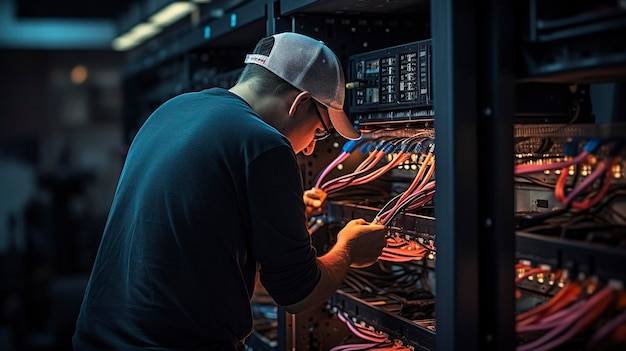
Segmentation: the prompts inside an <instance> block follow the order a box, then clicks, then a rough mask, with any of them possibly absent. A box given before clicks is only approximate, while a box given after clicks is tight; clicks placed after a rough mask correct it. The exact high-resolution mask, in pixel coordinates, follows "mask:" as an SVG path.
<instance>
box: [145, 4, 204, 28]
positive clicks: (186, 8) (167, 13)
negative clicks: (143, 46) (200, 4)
mask: <svg viewBox="0 0 626 351" xmlns="http://www.w3.org/2000/svg"><path fill="white" fill-rule="evenodd" d="M196 8H197V5H196V4H194V3H191V2H186V1H177V2H173V3H171V4H169V5H167V6H166V7H164V8H163V9H161V10H160V11H159V12H157V13H156V14H154V15H153V16H152V17H150V22H152V23H154V24H158V25H160V26H169V25H170V24H172V23H174V22H176V21H178V20H179V19H181V18H183V17H185V16H186V15H188V14H190V13H191V12H193V11H194V10H195V9H196Z"/></svg>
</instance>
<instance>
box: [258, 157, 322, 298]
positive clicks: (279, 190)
mask: <svg viewBox="0 0 626 351" xmlns="http://www.w3.org/2000/svg"><path fill="white" fill-rule="evenodd" d="M247 184H248V191H249V193H248V195H249V206H250V207H249V210H250V213H251V219H252V238H251V239H252V240H251V242H252V251H253V254H254V255H255V258H256V259H257V261H258V262H259V263H260V278H261V282H262V283H263V286H264V287H265V288H266V289H267V291H268V293H269V294H270V295H271V296H272V298H273V299H274V301H276V303H278V304H280V305H290V304H293V303H296V302H298V301H300V300H302V299H304V298H305V297H306V296H307V295H308V294H309V293H310V292H311V291H312V290H313V288H315V286H316V285H317V283H318V281H319V279H320V276H321V272H320V270H319V267H318V266H317V263H316V256H317V254H316V251H315V248H314V247H313V246H312V244H311V238H310V236H309V234H308V231H307V230H306V221H305V214H304V213H305V206H304V202H303V200H302V194H303V188H302V176H301V174H300V170H299V167H298V163H297V161H296V157H295V154H294V153H293V151H292V150H291V149H290V148H288V147H277V148H274V149H272V150H270V151H266V152H264V153H263V154H262V155H261V156H259V157H258V158H257V159H255V160H254V161H252V162H251V164H250V167H249V172H248V179H247Z"/></svg>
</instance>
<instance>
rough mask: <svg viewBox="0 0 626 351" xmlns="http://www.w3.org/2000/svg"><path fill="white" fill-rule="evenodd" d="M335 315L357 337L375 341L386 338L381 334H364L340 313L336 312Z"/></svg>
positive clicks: (381, 340)
mask: <svg viewBox="0 0 626 351" xmlns="http://www.w3.org/2000/svg"><path fill="white" fill-rule="evenodd" d="M337 317H338V318H339V320H341V321H342V322H344V323H345V324H346V325H347V326H348V329H350V331H351V332H352V333H354V335H356V336H357V337H359V338H361V339H363V340H367V341H376V342H383V341H385V340H387V339H386V338H385V337H384V336H382V335H380V336H374V335H368V334H365V333H364V332H363V331H361V330H359V329H357V327H356V326H355V325H354V324H352V322H351V321H349V320H348V319H347V318H346V317H344V316H343V315H342V314H341V313H337Z"/></svg>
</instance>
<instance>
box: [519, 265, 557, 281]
mask: <svg viewBox="0 0 626 351" xmlns="http://www.w3.org/2000/svg"><path fill="white" fill-rule="evenodd" d="M549 272H550V271H549V270H548V269H544V268H533V269H529V270H527V271H526V272H524V274H522V275H521V276H519V277H516V278H515V282H516V283H519V282H520V281H522V280H524V279H526V278H528V277H529V276H531V275H533V274H537V273H549Z"/></svg>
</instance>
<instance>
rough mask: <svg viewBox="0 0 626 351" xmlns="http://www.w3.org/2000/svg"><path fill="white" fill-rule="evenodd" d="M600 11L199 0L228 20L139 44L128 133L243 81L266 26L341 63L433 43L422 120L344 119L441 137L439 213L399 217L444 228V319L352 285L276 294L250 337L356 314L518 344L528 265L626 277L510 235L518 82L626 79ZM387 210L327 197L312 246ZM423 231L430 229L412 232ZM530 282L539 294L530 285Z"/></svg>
mask: <svg viewBox="0 0 626 351" xmlns="http://www.w3.org/2000/svg"><path fill="white" fill-rule="evenodd" d="M603 4H604V5H612V6H608V7H609V10H608V11H604V10H603V11H599V10H598V9H591V8H584V6H583V5H581V4H575V6H573V7H570V9H574V10H570V11H569V12H568V13H565V14H563V13H560V12H559V11H560V10H559V7H558V5H559V4H551V5H546V4H542V3H541V2H537V1H528V2H521V1H519V2H511V3H506V2H499V1H483V2H467V1H458V0H457V1H455V0H443V1H439V0H437V1H421V0H406V1H382V0H381V1H351V0H340V1H330V0H282V1H270V0H253V1H231V2H228V1H223V2H219V1H218V2H214V4H213V5H211V4H207V5H203V6H206V8H207V9H209V8H210V7H211V6H223V8H224V9H225V11H224V14H223V15H222V16H220V17H211V16H207V17H205V18H201V19H200V20H199V21H198V22H196V23H192V24H190V25H187V26H180V27H179V28H176V29H174V30H172V31H171V32H170V33H167V34H166V35H165V36H162V37H160V38H157V39H155V40H154V41H153V42H151V43H148V44H146V45H144V46H143V47H141V48H138V49H136V50H134V51H133V52H132V53H131V55H130V60H129V63H128V64H127V66H126V70H125V93H126V101H127V104H126V110H125V111H126V113H125V116H126V117H125V121H126V138H127V141H128V142H129V141H130V140H132V137H133V135H134V134H133V133H134V131H136V129H137V128H138V126H140V125H141V123H142V122H143V121H142V117H141V116H143V117H144V118H145V117H146V116H147V114H148V113H149V112H150V111H151V110H152V109H153V108H154V107H155V106H156V105H157V104H158V103H159V102H161V101H163V100H164V99H165V98H167V97H169V96H173V95H174V94H175V93H177V92H180V91H183V90H189V89H198V88H201V87H208V86H215V85H221V86H229V85H232V83H233V79H234V78H235V77H236V76H237V74H238V69H239V67H237V65H236V64H233V63H236V62H240V61H241V58H242V56H241V55H242V53H245V52H247V51H249V50H251V49H252V47H253V45H254V43H255V42H256V41H257V40H258V39H260V37H261V36H263V35H266V34H272V33H276V32H281V31H286V30H288V31H295V32H300V33H304V34H308V35H311V36H313V37H317V38H319V39H321V40H323V41H325V42H326V43H327V44H328V46H330V47H331V48H332V49H333V50H334V51H335V52H336V53H338V55H339V56H340V59H341V60H342V62H343V63H344V67H348V66H349V65H350V60H351V59H354V58H358V57H368V55H370V54H371V53H372V52H375V51H376V50H388V49H392V48H396V47H398V46H404V45H411V43H424V42H426V41H429V40H430V41H431V44H432V46H431V50H432V51H431V52H432V56H433V57H434V58H435V59H434V63H433V67H432V71H431V73H432V96H430V97H429V98H428V99H427V101H426V102H427V103H424V104H422V105H420V106H418V108H417V109H416V111H418V112H416V113H415V116H417V117H418V118H416V119H417V120H419V121H417V122H416V123H414V122H415V121H409V123H405V122H407V121H405V120H403V119H402V118H400V119H399V121H398V120H395V117H397V116H399V115H394V114H391V115H377V114H376V113H375V110H371V109H368V108H363V109H359V108H354V109H353V110H352V111H348V112H350V115H351V116H353V118H354V119H355V123H356V124H357V125H358V126H359V127H360V128H363V129H364V130H369V128H370V127H371V126H372V125H374V126H376V125H378V124H381V123H382V124H385V125H386V127H388V128H387V129H388V130H394V132H395V133H400V134H403V133H405V134H406V133H409V132H410V131H411V130H413V129H414V128H426V129H432V128H433V127H434V131H436V140H437V141H438V145H437V148H436V149H435V151H434V152H435V154H436V157H437V160H438V162H437V163H438V165H437V174H436V178H437V183H438V186H437V192H436V194H435V198H434V202H435V204H436V205H435V206H434V213H430V214H429V215H428V216H423V217H420V216H421V215H417V216H415V215H409V214H406V215H401V216H400V217H399V218H398V219H397V220H399V221H403V222H402V223H401V224H398V225H397V226H398V227H399V228H402V229H403V230H407V229H408V231H411V230H413V231H414V232H419V234H420V235H421V237H422V238H423V237H424V236H428V235H432V240H433V241H435V242H436V264H435V260H434V259H433V260H430V261H429V260H424V262H425V267H424V269H427V270H433V269H434V270H435V271H436V277H437V279H436V281H437V283H436V297H435V300H436V304H435V309H436V327H435V323H432V324H428V323H427V320H426V319H424V320H422V323H415V321H411V320H407V319H405V318H402V317H398V316H396V315H393V314H389V313H386V312H385V311H383V310H381V309H380V308H377V307H376V306H375V304H372V303H371V302H368V301H367V300H364V299H360V298H358V297H356V298H355V297H354V296H353V295H351V294H350V293H349V292H346V291H344V290H341V291H338V292H337V294H335V295H334V296H333V297H332V298H331V300H330V301H329V303H328V304H325V305H323V306H320V307H319V308H318V309H313V310H311V311H308V312H306V313H303V314H299V315H297V316H295V315H289V314H286V313H284V312H283V311H281V310H280V309H279V308H276V307H275V306H274V307H272V304H271V301H269V302H268V301H266V300H264V301H263V307H265V309H262V310H263V313H266V316H267V315H268V314H269V315H270V316H273V317H275V320H274V321H272V322H271V323H270V324H271V327H270V328H269V329H270V332H269V334H266V335H262V334H260V333H254V334H253V335H252V336H251V338H250V340H249V345H250V346H251V347H253V348H254V349H267V350H286V349H297V350H304V349H310V350H314V349H318V350H325V349H329V348H330V347H331V346H332V345H337V344H338V343H340V342H342V341H343V336H345V335H348V334H349V330H348V329H347V328H346V325H345V323H343V322H342V321H340V320H339V318H338V312H346V315H347V316H349V317H351V318H354V319H355V320H357V321H358V322H359V323H363V324H364V325H366V326H368V327H370V328H373V329H376V330H377V331H380V332H384V333H385V334H386V335H387V336H389V337H391V338H393V339H394V340H396V341H398V342H399V343H401V344H402V345H405V346H409V347H412V348H414V349H424V350H426V349H439V350H457V349H471V350H511V349H514V348H515V347H516V342H517V338H516V334H515V318H514V316H515V314H516V300H515V291H516V283H515V281H514V279H513V278H514V274H513V270H512V267H513V266H514V265H515V263H516V262H517V261H518V260H519V259H525V260H527V261H530V262H532V263H534V264H549V265H550V266H551V267H558V266H560V267H563V266H566V267H569V268H570V269H571V267H575V268H576V271H577V272H582V273H588V274H596V275H599V276H600V277H601V278H603V279H606V278H615V279H617V280H623V275H624V270H623V269H621V268H620V267H619V265H616V264H617V263H618V262H622V261H623V258H624V249H623V247H620V246H619V245H618V246H616V247H613V248H609V249H605V248H597V247H594V246H590V245H587V244H586V243H584V242H583V243H580V242H563V241H559V240H556V239H554V238H546V237H545V236H540V235H534V234H530V233H525V232H523V231H517V232H515V230H514V229H513V228H515V219H514V213H515V207H516V206H517V205H516V204H515V198H516V196H518V194H516V193H515V186H514V174H513V169H514V162H513V158H512V155H513V154H514V153H515V150H514V147H513V146H514V130H515V128H516V127H515V125H514V124H515V123H516V122H518V121H519V120H516V99H518V100H519V94H520V92H521V91H522V90H523V89H521V88H520V87H521V86H522V84H525V83H532V84H537V85H536V86H534V87H533V89H532V91H536V90H537V89H543V88H546V89H548V90H547V91H548V93H546V92H545V91H544V93H543V96H546V95H550V94H551V93H549V91H550V90H549V89H550V87H551V84H555V83H556V84H565V85H567V84H570V83H572V82H576V83H579V84H584V83H589V82H592V83H593V82H607V81H609V82H610V81H619V80H620V79H623V78H624V76H626V59H625V55H624V52H625V50H624V46H623V44H622V43H621V41H620V40H619V38H620V37H622V36H621V35H623V34H624V28H625V26H624V23H625V20H624V18H625V16H624V9H623V8H619V6H615V5H613V4H610V2H603ZM201 9H202V8H201ZM576 9H578V11H579V13H575V12H576ZM201 13H203V12H202V11H201ZM392 51H393V50H392ZM207 68H209V70H207ZM146 87H150V88H151V89H150V91H146ZM550 96H552V95H550ZM351 106H352V105H351ZM392 110H394V109H392ZM540 112H541V111H540ZM368 114H369V115H368ZM372 116H373V119H372ZM381 116H382V118H381ZM385 116H391V117H390V118H387V117H385ZM394 116H395V117H394ZM400 116H401V115H400ZM558 121H559V120H558V119H556V118H546V119H544V120H543V122H546V123H548V124H550V123H556V122H558ZM392 122H393V123H392ZM396 122H398V123H396ZM618 130H619V129H618ZM616 133H619V132H616ZM622 136H623V134H622ZM340 146H341V145H340V140H339V139H337V138H330V139H329V140H327V141H324V142H320V143H318V146H317V150H316V152H315V153H314V154H313V155H312V157H310V158H302V159H301V168H302V170H303V178H304V180H305V185H306V186H309V187H310V186H312V185H313V183H314V181H315V177H316V175H318V174H319V173H320V171H321V170H322V169H323V168H324V167H325V166H326V165H328V164H329V163H330V162H331V161H332V160H333V158H334V157H335V156H336V155H337V154H338V153H339V152H340ZM375 213H376V209H375V208H368V207H367V206H360V205H353V204H342V203H331V206H330V208H329V217H330V219H331V223H330V225H327V226H326V227H325V228H324V230H322V231H320V235H318V236H316V237H315V238H314V241H315V243H316V245H319V246H320V248H322V250H323V248H324V247H325V245H329V244H332V234H333V233H332V229H333V228H332V227H333V223H334V225H335V226H341V224H342V223H344V222H345V220H346V219H347V218H349V217H357V216H361V217H363V218H373V217H374V216H375ZM418 219H419V220H418ZM425 223H427V224H425ZM420 227H426V228H427V229H422V230H416V228H420ZM581 256H583V257H585V259H580V257H581ZM589 257H591V258H589ZM520 285H524V286H527V287H529V288H531V289H532V288H533V287H532V286H531V285H533V284H532V283H531V282H528V281H525V282H522V283H518V286H520ZM534 288H537V289H539V288H540V287H537V286H535V287H534ZM270 319H271V318H270ZM272 323H273V324H272ZM435 330H438V331H440V333H437V332H436V331H435ZM268 335H269V336H268Z"/></svg>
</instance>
